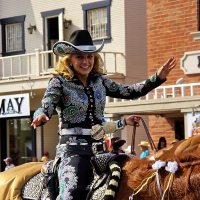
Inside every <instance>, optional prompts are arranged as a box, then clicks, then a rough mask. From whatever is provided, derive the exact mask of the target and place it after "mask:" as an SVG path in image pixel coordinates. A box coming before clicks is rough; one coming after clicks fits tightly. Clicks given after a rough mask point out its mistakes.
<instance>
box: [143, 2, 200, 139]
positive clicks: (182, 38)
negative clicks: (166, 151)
mask: <svg viewBox="0 0 200 200" xmlns="http://www.w3.org/2000/svg"><path fill="white" fill-rule="evenodd" d="M197 16H198V0H147V58H148V59H147V63H148V75H151V74H152V73H153V72H155V70H157V69H158V68H159V67H160V66H162V65H163V64H164V63H165V62H166V61H167V59H168V58H169V57H171V56H173V57H175V58H176V60H177V65H176V68H175V69H174V70H173V71H172V72H171V73H170V75H169V76H168V80H167V81H166V83H164V85H170V84H176V81H177V80H178V79H179V78H181V77H183V78H184V80H185V83H191V82H199V81H200V76H199V74H196V75H185V74H184V72H183V71H182V70H181V69H180V59H181V58H182V57H183V55H184V52H187V51H195V50H199V47H200V41H194V37H193V36H192V35H191V34H190V33H191V32H196V31H198V17H197ZM174 121H175V119H174V118H171V119H166V118H156V117H155V116H151V117H149V129H150V132H151V134H152V136H153V139H154V141H155V142H157V141H158V139H159V137H161V136H165V137H166V138H167V140H168V142H171V141H172V140H173V138H174V137H175V135H174V126H173V124H174ZM151 127H152V128H151Z"/></svg>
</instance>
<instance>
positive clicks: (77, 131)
mask: <svg viewBox="0 0 200 200" xmlns="http://www.w3.org/2000/svg"><path fill="white" fill-rule="evenodd" d="M62 135H91V129H85V128H81V127H75V128H67V129H62V130H61V136H62Z"/></svg>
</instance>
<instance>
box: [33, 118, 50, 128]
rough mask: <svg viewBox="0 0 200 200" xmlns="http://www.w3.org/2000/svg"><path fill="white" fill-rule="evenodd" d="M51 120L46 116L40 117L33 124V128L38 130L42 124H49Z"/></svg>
mask: <svg viewBox="0 0 200 200" xmlns="http://www.w3.org/2000/svg"><path fill="white" fill-rule="evenodd" d="M48 121H49V118H48V117H47V116H46V115H38V116H37V117H36V118H35V119H34V120H33V122H32V124H31V126H33V128H34V129H36V127H37V126H39V125H40V124H41V123H42V122H48Z"/></svg>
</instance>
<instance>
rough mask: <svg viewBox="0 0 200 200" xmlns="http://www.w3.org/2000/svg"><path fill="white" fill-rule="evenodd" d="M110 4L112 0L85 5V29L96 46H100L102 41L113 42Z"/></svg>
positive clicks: (83, 6) (83, 7)
mask: <svg viewBox="0 0 200 200" xmlns="http://www.w3.org/2000/svg"><path fill="white" fill-rule="evenodd" d="M110 4H111V0H106V1H99V2H95V3H88V4H83V5H82V9H83V12H84V29H87V30H88V31H89V32H90V34H91V36H92V39H93V42H94V44H99V43H101V42H102V39H104V40H105V42H110V41H111V30H110V27H111V26H110Z"/></svg>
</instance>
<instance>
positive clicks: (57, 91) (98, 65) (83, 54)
mask: <svg viewBox="0 0 200 200" xmlns="http://www.w3.org/2000/svg"><path fill="white" fill-rule="evenodd" d="M103 46H104V41H102V44H101V46H100V47H99V48H98V49H97V48H96V47H95V46H94V45H93V41H92V38H91V36H90V33H89V32H88V31H87V30H76V31H74V32H73V33H72V34H71V36H70V38H69V41H59V42H56V43H55V44H54V46H53V52H54V54H56V55H57V56H59V57H62V58H61V59H60V60H59V62H58V64H57V66H56V68H55V72H54V73H53V78H51V80H50V81H49V83H48V86H47V89H46V91H45V94H44V97H43V99H42V104H41V106H40V107H39V108H38V109H37V110H36V111H35V113H34V120H33V122H32V126H33V127H34V128H36V127H37V126H40V125H43V124H44V123H46V122H48V121H49V119H50V118H51V116H52V114H53V112H54V110H55V109H56V111H57V112H58V115H59V119H60V121H61V123H62V125H61V131H60V133H61V137H60V141H59V144H58V146H57V157H56V159H57V160H62V162H61V163H60V165H59V166H60V167H59V169H58V174H59V177H58V178H59V188H60V191H59V195H58V196H57V197H55V199H57V200H59V199H73V200H79V199H83V200H84V199H85V198H86V194H87V191H86V190H85V188H86V186H87V185H88V184H90V183H91V180H92V178H93V171H92V169H93V168H92V166H91V162H90V161H91V157H92V156H94V155H97V154H98V155H99V154H102V155H100V157H101V156H102V157H103V156H105V154H106V153H108V150H107V148H106V143H105V138H104V134H105V133H106V128H104V127H103V119H104V108H105V103H106V96H109V97H112V98H121V99H136V98H139V97H141V96H144V95H146V94H147V93H148V92H150V91H151V90H153V89H154V88H156V87H158V86H159V85H161V84H162V83H164V82H165V81H166V77H167V75H168V74H169V72H170V71H171V70H172V69H173V68H174V67H175V59H174V58H170V59H169V60H168V61H167V62H166V63H165V64H164V65H163V66H162V67H161V68H160V69H159V70H158V71H157V73H155V74H153V75H152V76H151V77H150V78H148V79H147V80H145V81H142V82H140V83H136V84H133V85H123V84H119V83H116V82H115V81H113V80H111V79H109V78H108V77H107V76H105V75H104V68H103V61H102V58H101V56H100V55H99V54H98V53H99V52H100V51H101V50H102V48H103ZM125 121H126V123H125ZM126 124H127V125H132V126H133V121H132V124H129V123H128V120H124V119H120V120H119V121H118V122H117V125H116V126H117V127H116V126H115V128H118V129H122V128H123V127H124V126H125V125H126ZM94 127H96V129H95V130H96V131H93V130H94V129H93V128H94ZM91 136H92V137H91ZM60 157H61V159H59V158H60ZM86 180H88V181H86Z"/></svg>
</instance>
